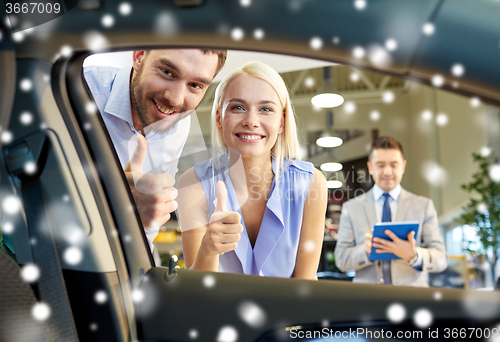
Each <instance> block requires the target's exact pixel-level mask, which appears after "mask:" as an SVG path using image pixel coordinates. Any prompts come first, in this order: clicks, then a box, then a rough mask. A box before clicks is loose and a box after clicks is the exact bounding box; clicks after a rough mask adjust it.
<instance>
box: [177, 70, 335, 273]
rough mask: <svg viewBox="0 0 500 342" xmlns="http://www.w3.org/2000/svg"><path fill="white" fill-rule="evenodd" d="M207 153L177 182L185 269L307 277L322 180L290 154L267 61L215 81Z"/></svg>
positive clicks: (294, 147)
mask: <svg viewBox="0 0 500 342" xmlns="http://www.w3.org/2000/svg"><path fill="white" fill-rule="evenodd" d="M211 123H212V147H213V150H214V151H213V154H212V155H213V158H211V159H209V160H207V161H205V162H202V163H200V164H197V165H195V166H194V168H192V169H190V170H188V171H187V172H186V173H185V174H184V175H183V176H182V177H181V179H180V181H179V197H178V203H179V219H180V225H181V230H182V243H183V248H184V258H185V262H186V268H191V269H199V270H207V271H214V272H217V271H220V272H232V273H243V274H253V275H260V276H275V277H296V278H303V279H316V270H317V267H318V263H319V257H320V253H321V247H322V240H323V232H324V219H325V211H326V203H327V188H326V181H325V178H324V176H323V174H322V173H321V172H319V171H318V170H316V169H315V168H314V166H313V165H312V164H311V163H308V162H304V161H300V160H299V155H298V154H299V148H300V145H299V142H298V138H297V129H296V124H295V115H294V112H293V108H292V106H291V102H290V96H289V94H288V90H287V88H286V85H285V83H284V82H283V79H282V78H281V76H280V75H279V74H278V73H277V72H276V71H275V70H273V69H272V68H271V67H269V66H267V65H265V64H263V63H260V62H250V63H247V64H246V65H245V66H243V67H241V68H238V69H236V70H234V71H233V72H232V73H230V74H229V75H228V76H227V77H226V78H225V79H224V80H222V82H221V83H220V84H219V86H218V87H217V90H216V92H215V102H214V106H213V109H212V118H211Z"/></svg>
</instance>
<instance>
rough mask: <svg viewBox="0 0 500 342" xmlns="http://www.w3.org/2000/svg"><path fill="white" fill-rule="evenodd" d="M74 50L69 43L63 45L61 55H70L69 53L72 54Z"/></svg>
mask: <svg viewBox="0 0 500 342" xmlns="http://www.w3.org/2000/svg"><path fill="white" fill-rule="evenodd" d="M72 52H73V49H72V48H71V46H69V45H63V46H61V55H62V56H64V57H68V56H69V55H71V53H72Z"/></svg>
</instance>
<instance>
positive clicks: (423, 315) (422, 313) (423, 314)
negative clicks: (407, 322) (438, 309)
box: [413, 309, 432, 329]
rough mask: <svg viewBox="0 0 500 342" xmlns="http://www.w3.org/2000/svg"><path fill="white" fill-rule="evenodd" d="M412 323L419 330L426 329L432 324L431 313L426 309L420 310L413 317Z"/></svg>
mask: <svg viewBox="0 0 500 342" xmlns="http://www.w3.org/2000/svg"><path fill="white" fill-rule="evenodd" d="M413 322H414V323H415V325H416V326H417V327H419V328H422V329H423V328H427V327H428V326H430V325H431V324H432V313H431V312H430V311H429V310H427V309H420V310H418V311H417V312H415V315H413Z"/></svg>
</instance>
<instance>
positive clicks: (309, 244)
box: [304, 240, 316, 253]
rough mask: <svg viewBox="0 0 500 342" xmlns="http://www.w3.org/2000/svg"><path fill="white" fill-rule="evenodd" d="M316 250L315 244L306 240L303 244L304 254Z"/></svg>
mask: <svg viewBox="0 0 500 342" xmlns="http://www.w3.org/2000/svg"><path fill="white" fill-rule="evenodd" d="M315 248H316V244H315V243H314V241H312V240H308V241H306V242H305V244H304V249H305V250H306V252H308V253H311V252H314V249H315Z"/></svg>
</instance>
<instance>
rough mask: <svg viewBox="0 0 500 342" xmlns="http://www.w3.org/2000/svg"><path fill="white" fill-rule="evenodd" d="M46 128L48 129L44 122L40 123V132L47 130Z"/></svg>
mask: <svg viewBox="0 0 500 342" xmlns="http://www.w3.org/2000/svg"><path fill="white" fill-rule="evenodd" d="M47 127H48V126H47V124H46V123H45V122H42V123H41V124H40V129H41V130H44V129H47Z"/></svg>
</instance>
